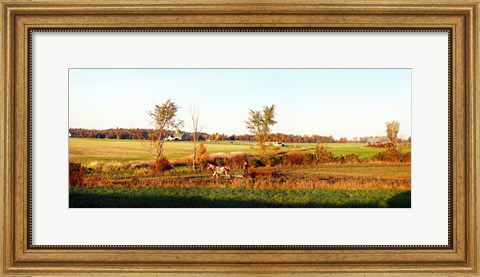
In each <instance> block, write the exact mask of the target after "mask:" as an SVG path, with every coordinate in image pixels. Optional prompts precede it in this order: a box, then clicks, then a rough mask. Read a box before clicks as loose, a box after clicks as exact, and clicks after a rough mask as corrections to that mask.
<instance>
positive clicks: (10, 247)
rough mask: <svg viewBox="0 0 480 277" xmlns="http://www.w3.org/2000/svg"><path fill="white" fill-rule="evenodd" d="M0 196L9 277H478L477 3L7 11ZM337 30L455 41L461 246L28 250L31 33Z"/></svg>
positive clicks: (85, 4)
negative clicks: (441, 33) (295, 276)
mask: <svg viewBox="0 0 480 277" xmlns="http://www.w3.org/2000/svg"><path fill="white" fill-rule="evenodd" d="M0 8H1V11H2V19H3V20H2V27H1V31H2V39H3V40H2V41H3V43H2V45H1V46H0V47H1V49H2V59H3V61H4V62H3V63H2V67H1V73H2V74H1V77H2V78H1V79H0V80H1V82H2V83H1V84H2V89H1V96H2V98H1V99H2V101H1V105H0V107H1V113H0V129H1V130H2V131H3V132H2V134H3V136H1V138H0V142H1V143H0V157H1V159H0V168H1V170H2V172H1V174H0V184H1V190H0V196H1V199H2V200H4V201H3V205H1V206H0V212H1V215H2V219H1V228H0V232H1V235H2V241H1V244H2V252H1V256H0V257H1V259H0V260H2V261H3V262H2V263H1V265H0V266H1V271H0V272H2V273H3V274H5V275H10V274H23V275H45V274H47V275H53V274H60V275H72V274H81V273H93V274H94V275H98V274H107V275H112V276H119V275H126V274H129V275H131V274H139V275H140V274H143V275H152V276H154V275H155V276H158V275H173V276H178V275H179V274H182V275H188V274H192V275H195V274H200V273H209V274H213V275H215V274H218V275H224V274H225V273H236V274H289V273H301V274H318V275H322V274H326V275H328V276H345V275H364V274H372V275H379V276H391V275H396V276H397V275H405V276H410V275H412V274H421V275H434V276H439V275H445V276H446V275H449V276H451V275H455V276H457V275H470V276H471V275H474V276H478V274H479V269H478V266H479V253H478V252H479V248H478V244H479V243H480V241H479V237H480V236H478V234H477V233H478V231H477V230H476V227H477V226H478V223H479V217H478V214H479V209H478V207H479V205H478V204H477V201H478V199H479V190H478V179H477V176H476V175H477V173H478V172H479V171H478V166H479V162H480V155H479V153H478V148H477V147H478V146H479V135H480V128H475V127H479V126H478V122H480V118H479V113H478V112H477V111H478V108H479V107H480V105H479V104H480V102H479V101H478V99H477V85H478V77H477V67H478V61H479V60H478V44H477V38H478V11H479V5H478V0H466V1H454V2H443V1H441V0H433V1H428V0H423V1H415V3H414V1H406V0H396V1H385V0H379V1H368V2H365V1H360V0H344V1H338V2H335V3H332V2H328V1H325V0H318V1H301V2H296V1H292V0H284V1H282V0H278V1H275V2H260V1H242V2H241V3H240V2H237V3H229V2H228V1H225V0H219V1H214V0H202V1H201V2H195V1H188V0H182V1H173V0H166V1H147V0H141V1H128V0H125V1H122V0H113V1H108V2H107V1H105V3H102V4H99V3H98V2H96V1H90V0H84V1H82V2H81V3H80V4H79V3H78V1H73V0H72V1H71V0H68V1H60V0H45V1H26V0H20V1H9V0H4V1H2V6H1V7H0ZM132 27H133V28H162V27H169V28H176V27H177V28H178V27H180V28H185V27H197V28H208V27H243V28H251V27H260V28H268V27H322V28H325V27H328V28H355V29H356V30H359V31H361V30H362V29H365V30H366V29H371V28H373V29H382V28H383V29H397V30H399V31H401V30H402V29H418V28H433V29H439V28H441V29H448V30H450V38H451V49H450V51H451V66H450V67H451V76H452V79H451V85H452V87H451V89H452V94H451V97H452V99H451V109H452V113H451V119H452V121H451V124H452V133H451V136H452V138H453V139H452V141H451V148H452V149H451V153H452V159H453V160H452V163H451V166H452V172H453V174H452V176H451V178H452V190H451V193H452V195H451V201H452V203H451V204H452V207H453V208H452V210H451V220H452V221H451V222H452V226H451V227H452V228H451V231H452V234H451V236H452V244H451V247H447V248H407V249H405V248H404V249H395V248H389V249H373V248H372V249H368V248H366V247H362V248H358V249H357V248H351V249H255V250H249V249H221V248H220V249H218V248H217V249H208V248H205V249H122V247H116V248H111V249H108V248H99V249H92V248H82V247H78V248H75V249H68V248H35V247H33V248H32V247H29V243H28V242H29V228H28V225H29V224H28V207H29V206H30V203H29V202H28V200H29V197H28V194H29V190H28V181H29V168H28V164H29V149H30V145H29V136H28V134H29V113H28V111H29V104H30V101H29V93H28V89H29V87H30V81H31V78H30V77H31V76H30V74H29V70H28V69H29V57H30V55H29V49H30V48H29V44H28V41H29V35H30V33H31V31H32V30H33V29H41V28H54V29H79V28H80V29H88V28H103V29H107V28H132Z"/></svg>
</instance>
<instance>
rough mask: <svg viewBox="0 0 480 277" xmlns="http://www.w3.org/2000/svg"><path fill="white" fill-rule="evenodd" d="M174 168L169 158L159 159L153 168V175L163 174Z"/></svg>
mask: <svg viewBox="0 0 480 277" xmlns="http://www.w3.org/2000/svg"><path fill="white" fill-rule="evenodd" d="M172 168H173V167H172V165H171V164H170V161H169V160H168V159H167V158H165V157H160V158H159V159H157V160H155V165H154V166H153V173H162V172H165V171H167V170H169V169H172Z"/></svg>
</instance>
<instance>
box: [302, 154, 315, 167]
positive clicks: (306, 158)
mask: <svg viewBox="0 0 480 277" xmlns="http://www.w3.org/2000/svg"><path fill="white" fill-rule="evenodd" d="M302 159H303V161H302V162H303V165H314V164H315V163H316V161H317V155H315V154H314V153H303V157H302Z"/></svg>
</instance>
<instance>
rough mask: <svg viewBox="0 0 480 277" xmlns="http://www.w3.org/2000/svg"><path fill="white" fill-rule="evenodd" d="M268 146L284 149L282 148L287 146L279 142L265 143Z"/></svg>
mask: <svg viewBox="0 0 480 277" xmlns="http://www.w3.org/2000/svg"><path fill="white" fill-rule="evenodd" d="M265 144H266V145H270V146H276V147H282V146H285V144H283V143H281V142H278V141H268V142H266V143H265Z"/></svg>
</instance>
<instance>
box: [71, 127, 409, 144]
mask: <svg viewBox="0 0 480 277" xmlns="http://www.w3.org/2000/svg"><path fill="white" fill-rule="evenodd" d="M69 132H70V134H71V135H72V136H73V137H79V138H100V139H135V140H151V139H155V138H158V137H159V131H158V130H155V129H144V128H110V129H101V130H97V129H85V128H70V129H69ZM180 133H185V134H187V140H193V139H194V138H193V137H194V133H193V132H183V131H180ZM170 135H172V136H173V135H175V131H172V130H165V131H164V136H167V137H168V136H170ZM197 136H198V138H197V139H198V140H199V141H207V140H208V141H246V142H258V138H257V136H255V135H251V134H241V135H237V134H233V135H227V134H222V133H211V134H208V133H201V132H200V133H198V134H197ZM271 136H272V140H274V141H278V142H283V143H317V142H318V143H335V142H339V143H347V142H351V143H354V142H359V143H366V142H367V141H368V139H370V138H373V137H374V136H367V137H354V138H352V139H347V138H345V137H342V138H338V139H335V138H334V137H333V136H320V135H294V134H283V133H273V134H272V135H271ZM402 141H404V142H406V141H407V140H402Z"/></svg>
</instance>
